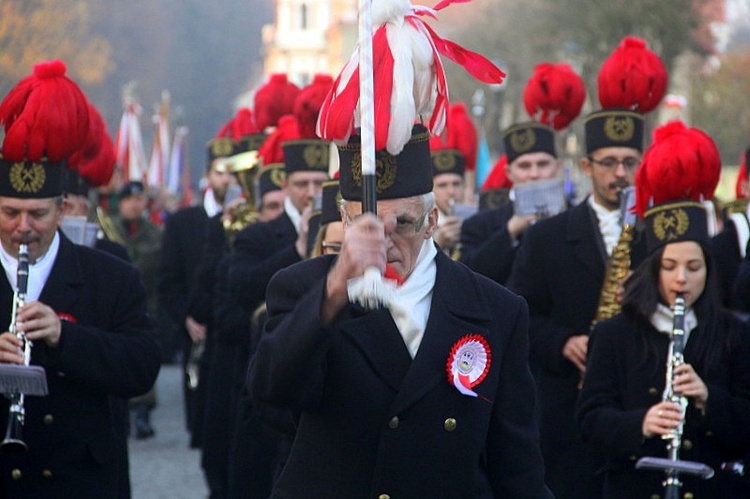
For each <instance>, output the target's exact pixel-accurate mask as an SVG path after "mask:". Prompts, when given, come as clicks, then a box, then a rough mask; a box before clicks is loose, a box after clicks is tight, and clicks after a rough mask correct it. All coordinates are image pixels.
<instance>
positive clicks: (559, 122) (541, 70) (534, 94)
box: [523, 62, 586, 130]
mask: <svg viewBox="0 0 750 499" xmlns="http://www.w3.org/2000/svg"><path fill="white" fill-rule="evenodd" d="M585 99H586V86H585V85H584V83H583V79H582V78H581V77H580V76H578V74H576V72H575V71H573V68H571V67H570V65H569V64H565V63H560V64H551V63H546V62H545V63H542V64H538V65H537V66H536V67H535V68H534V74H532V75H531V78H529V81H528V82H527V83H526V88H525V89H524V92H523V103H524V106H525V107H526V112H527V113H529V116H531V118H532V119H534V120H536V121H539V122H541V123H544V124H545V125H549V126H551V127H553V128H554V129H555V130H562V129H563V128H565V127H567V126H568V125H569V124H570V122H571V121H573V120H574V119H576V117H578V115H579V114H580V112H581V108H582V107H583V101H584V100H585Z"/></svg>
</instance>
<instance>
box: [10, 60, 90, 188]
mask: <svg viewBox="0 0 750 499" xmlns="http://www.w3.org/2000/svg"><path fill="white" fill-rule="evenodd" d="M66 71H67V68H66V66H65V63H63V62H62V61H60V60H54V61H49V62H42V63H39V64H37V65H35V66H34V72H33V74H32V75H30V76H28V77H26V78H24V79H23V80H21V81H20V82H19V83H18V84H17V85H16V86H15V87H13V89H11V91H10V92H9V93H8V95H7V96H6V97H5V99H4V100H3V101H2V103H0V124H2V125H3V126H4V127H5V138H4V140H3V144H2V159H0V195H2V196H9V197H16V198H48V197H55V196H59V195H61V194H62V193H63V191H64V188H65V179H66V177H67V168H66V165H65V163H66V161H67V160H68V159H69V157H70V156H71V155H72V154H73V153H75V152H76V151H78V150H79V149H81V147H82V146H83V145H84V142H85V140H86V138H87V136H88V128H89V106H88V102H87V101H86V97H85V96H84V95H83V92H81V90H80V89H79V88H78V86H77V85H76V84H75V83H74V82H73V81H72V80H71V79H70V78H68V77H67V76H65V73H66Z"/></svg>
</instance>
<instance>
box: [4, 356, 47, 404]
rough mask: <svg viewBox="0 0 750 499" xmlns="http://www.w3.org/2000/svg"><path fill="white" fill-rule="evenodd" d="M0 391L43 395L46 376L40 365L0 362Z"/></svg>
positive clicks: (45, 387) (45, 393) (45, 389)
mask: <svg viewBox="0 0 750 499" xmlns="http://www.w3.org/2000/svg"><path fill="white" fill-rule="evenodd" d="M0 393H6V394H12V393H23V394H24V395H37V396H45V395H47V393H48V390H47V376H46V375H45V374H44V368H43V367H41V366H23V365H19V364H0Z"/></svg>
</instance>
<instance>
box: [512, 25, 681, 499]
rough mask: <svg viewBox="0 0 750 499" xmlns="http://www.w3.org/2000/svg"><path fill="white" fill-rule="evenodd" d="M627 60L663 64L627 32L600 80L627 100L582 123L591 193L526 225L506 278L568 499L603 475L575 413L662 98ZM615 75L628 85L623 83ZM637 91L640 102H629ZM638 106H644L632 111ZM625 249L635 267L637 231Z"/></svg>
mask: <svg viewBox="0 0 750 499" xmlns="http://www.w3.org/2000/svg"><path fill="white" fill-rule="evenodd" d="M630 57H633V58H638V60H640V61H642V63H643V64H644V67H643V70H644V71H645V72H647V73H648V72H649V71H654V72H656V69H655V68H659V67H661V68H662V70H663V65H661V62H660V61H658V59H655V58H656V56H655V55H654V54H653V53H651V52H649V51H648V50H647V49H646V48H645V44H644V43H643V42H642V41H641V42H637V40H635V39H631V38H629V37H628V38H626V39H625V40H624V41H623V43H621V44H620V46H619V47H618V48H617V49H616V50H615V52H614V53H613V54H612V55H611V56H610V58H609V59H608V60H607V61H605V63H604V65H603V66H602V70H601V71H600V76H599V81H600V84H602V85H605V84H607V85H612V86H613V88H615V87H616V89H617V91H619V92H622V95H619V98H620V99H622V100H623V102H622V103H621V105H620V106H618V107H609V106H607V107H605V108H604V109H601V110H598V111H595V112H593V113H590V114H589V115H588V116H587V117H586V118H585V120H584V128H585V133H586V156H585V157H584V158H581V163H580V164H581V169H582V170H583V173H584V174H585V175H586V176H587V177H588V178H589V179H590V180H591V194H590V195H589V196H587V197H586V198H585V199H584V201H583V202H582V203H580V204H579V205H578V206H575V207H573V208H570V209H568V210H566V211H564V212H563V213H560V214H559V215H556V216H554V217H552V218H548V219H545V220H541V221H539V222H537V223H536V224H535V225H533V226H532V227H530V228H529V229H528V230H527V231H526V235H525V236H524V238H523V241H522V242H521V246H520V247H519V249H518V253H517V254H516V259H515V262H514V264H513V269H512V271H511V275H510V278H509V279H508V287H509V288H510V289H512V290H513V291H515V292H517V293H518V294H520V295H521V296H523V297H524V298H526V301H527V302H528V304H529V313H530V316H531V319H530V326H529V334H530V337H531V363H532V369H533V370H534V372H535V375H536V380H537V386H538V387H539V403H540V411H539V418H540V425H539V426H540V431H541V442H542V452H543V454H544V462H545V466H546V470H547V475H546V480H547V484H548V485H549V487H550V489H552V492H553V493H554V494H555V495H556V496H557V497H559V498H562V499H564V498H575V499H577V498H579V497H597V496H598V494H599V493H600V492H601V478H600V477H599V476H597V475H596V472H597V470H598V469H599V468H600V467H601V464H602V462H603V457H602V456H601V455H600V454H599V453H598V452H596V451H595V450H593V449H591V448H589V447H588V446H585V445H584V443H583V441H582V440H581V437H580V435H579V432H578V429H577V427H576V425H575V420H574V410H575V403H576V399H577V398H578V393H579V390H580V382H581V378H582V377H583V375H584V373H585V371H586V349H587V344H588V333H589V332H590V329H591V325H592V323H593V322H594V319H595V317H596V315H597V311H598V308H599V302H600V296H601V295H602V292H603V290H605V288H604V283H605V272H606V269H607V266H608V265H609V264H613V265H615V266H619V262H615V261H613V260H612V259H611V258H610V256H611V255H612V253H613V249H614V248H615V246H616V245H617V243H618V241H619V239H620V236H621V235H622V224H623V220H622V219H621V215H622V212H623V207H622V206H621V205H622V199H621V198H622V196H621V194H622V192H624V190H625V189H626V188H627V187H629V186H631V185H632V184H633V181H634V178H635V174H636V170H637V168H638V165H639V164H640V160H641V153H642V151H643V134H644V122H645V118H644V115H643V114H642V112H647V111H648V110H649V107H647V106H646V103H647V102H648V103H649V104H651V105H655V104H654V103H656V102H658V99H657V100H655V101H652V100H649V99H653V98H654V96H653V94H652V93H648V94H647V95H645V96H644V95H641V94H638V93H637V92H632V93H631V92H629V90H631V89H633V88H634V87H636V86H638V85H639V83H638V80H636V79H627V78H625V79H624V80H621V79H620V76H621V73H620V72H619V70H618V68H619V67H620V66H619V64H618V63H617V60H618V59H620V58H625V59H628V58H630ZM653 78H654V81H655V82H661V81H662V80H664V81H665V80H666V71H664V72H663V73H662V74H654V75H653ZM617 81H620V82H621V84H620V85H619V86H617V84H616V83H615V82H617ZM607 88H609V86H608V87H607ZM615 93H616V92H615ZM633 96H635V97H636V98H640V99H641V100H642V101H643V103H641V102H630V99H633ZM601 97H603V95H600V100H601ZM612 100H613V99H612V98H610V101H609V102H608V103H609V105H610V106H612ZM624 102H630V103H629V104H627V105H625V104H624ZM615 106H617V105H616V104H615ZM634 108H635V109H641V110H642V112H638V111H634V110H631V109H634ZM625 254H626V255H628V256H629V258H630V259H631V265H630V268H634V267H635V266H636V265H637V264H638V263H639V262H640V260H641V259H642V258H643V257H644V255H645V250H644V243H643V241H642V238H640V237H639V231H638V230H636V231H635V235H634V239H633V241H632V242H631V243H630V244H629V251H628V252H626V253H625ZM606 291H607V294H608V295H610V296H615V294H616V290H612V289H606ZM603 305H604V306H607V307H608V306H611V305H616V303H604V304H603Z"/></svg>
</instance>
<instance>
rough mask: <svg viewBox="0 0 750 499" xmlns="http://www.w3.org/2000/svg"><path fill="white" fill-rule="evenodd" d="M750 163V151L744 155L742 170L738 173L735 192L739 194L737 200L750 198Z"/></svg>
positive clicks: (741, 163)
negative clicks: (749, 166) (749, 179)
mask: <svg viewBox="0 0 750 499" xmlns="http://www.w3.org/2000/svg"><path fill="white" fill-rule="evenodd" d="M749 161H750V149H748V150H746V151H745V154H743V155H742V161H741V162H740V169H739V171H738V172H737V183H736V184H735V187H734V190H735V193H736V194H737V199H742V198H746V197H750V193H748V192H747V163H748V162H749Z"/></svg>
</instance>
